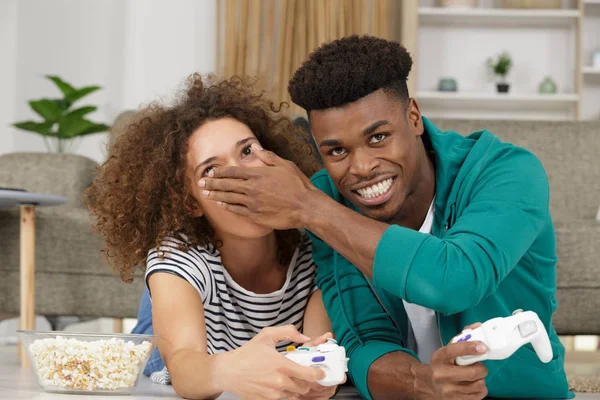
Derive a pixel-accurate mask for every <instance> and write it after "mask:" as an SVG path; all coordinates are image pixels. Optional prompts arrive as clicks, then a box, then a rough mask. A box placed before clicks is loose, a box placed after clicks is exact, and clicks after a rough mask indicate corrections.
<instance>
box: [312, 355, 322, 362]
mask: <svg viewBox="0 0 600 400" xmlns="http://www.w3.org/2000/svg"><path fill="white" fill-rule="evenodd" d="M323 361H325V356H317V357H313V358H312V362H323Z"/></svg>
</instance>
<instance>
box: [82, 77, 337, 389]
mask: <svg viewBox="0 0 600 400" xmlns="http://www.w3.org/2000/svg"><path fill="white" fill-rule="evenodd" d="M142 115H143V117H141V118H140V119H139V122H137V123H135V124H133V125H131V126H129V127H128V129H127V130H126V131H125V132H124V133H123V135H122V136H121V137H120V138H119V139H118V141H117V142H116V143H115V144H114V146H113V147H112V148H111V152H110V155H109V158H108V160H107V161H106V163H104V165H103V166H102V167H101V168H100V169H99V171H98V175H97V178H96V180H95V182H94V183H93V185H92V186H91V187H90V189H89V190H88V192H87V195H88V202H89V207H90V210H91V212H92V213H93V215H94V216H95V217H96V227H97V229H98V230H99V231H100V232H101V233H102V234H103V235H104V237H105V240H106V245H107V255H108V257H109V259H110V260H111V261H112V263H113V264H114V265H115V266H116V269H117V271H118V272H119V273H120V275H121V278H122V279H123V280H124V281H131V280H132V278H133V274H134V271H135V269H136V268H138V267H139V266H144V263H145V266H146V275H145V276H146V283H147V287H148V289H149V292H150V294H151V296H152V316H153V328H154V331H155V333H156V334H157V335H158V336H159V337H160V338H161V339H160V341H159V349H160V352H161V355H162V357H163V359H164V361H165V364H166V366H167V368H168V370H169V372H170V375H171V380H172V383H173V386H174V388H175V391H176V392H177V393H178V394H179V395H181V396H183V397H186V398H215V397H218V396H219V395H220V394H221V392H224V391H227V392H233V393H234V394H236V395H238V396H239V397H242V398H303V397H311V398H315V397H317V398H318V397H320V398H329V397H331V396H332V395H333V394H334V390H335V388H325V387H322V386H320V385H318V384H317V383H316V381H317V380H319V379H322V378H323V374H324V373H323V371H321V370H319V369H314V368H309V367H301V366H299V365H297V364H295V363H293V362H291V361H290V360H288V359H286V358H285V357H283V356H282V355H281V354H280V353H279V352H281V351H285V349H286V347H287V346H289V345H291V344H293V343H304V342H307V341H309V340H310V338H316V339H315V340H314V341H313V343H314V342H322V341H324V340H325V338H327V337H330V335H331V334H329V333H328V332H329V331H330V330H331V325H330V322H329V320H328V318H327V315H326V313H325V310H324V307H323V303H322V300H321V297H320V292H319V290H318V289H317V288H316V287H315V265H314V263H313V262H312V258H311V244H310V242H309V240H308V239H307V238H306V237H305V236H304V235H303V234H301V233H300V232H298V231H296V230H290V231H273V230H272V229H270V228H267V227H264V226H261V225H258V224H255V223H254V222H252V221H250V220H249V219H247V218H244V217H240V216H237V215H235V214H232V213H229V212H227V211H225V210H223V209H222V208H221V207H219V206H218V205H217V204H216V203H214V202H212V201H210V200H206V199H205V198H204V197H203V196H202V189H201V188H200V187H199V186H198V184H197V183H198V181H199V180H200V179H201V178H202V177H204V176H206V175H207V174H208V173H209V172H210V171H211V170H214V169H215V168H219V167H223V166H231V165H236V166H244V167H248V168H252V167H260V166H264V164H263V163H262V162H261V161H260V160H259V159H258V158H257V157H256V156H254V154H253V150H252V146H253V145H254V146H256V145H259V146H261V147H263V148H265V149H268V150H271V151H274V152H275V153H277V154H278V155H280V156H281V157H284V158H288V159H292V160H295V161H297V162H298V163H299V166H300V168H302V169H303V171H304V172H305V173H307V174H308V173H312V172H313V169H314V167H313V165H312V160H314V158H313V157H311V156H310V153H311V150H310V147H308V146H307V145H306V144H305V142H304V141H303V140H302V139H301V138H300V137H299V136H298V135H299V132H296V131H294V129H293V127H292V125H291V122H290V121H289V120H288V119H287V118H285V117H283V116H281V115H279V109H278V108H277V107H276V106H275V105H274V104H273V103H272V102H270V101H268V100H267V99H265V98H263V97H262V93H261V92H258V91H256V90H255V87H254V81H253V80H251V79H248V78H239V77H234V78H231V79H229V80H221V81H219V80H217V79H216V78H214V77H207V79H206V81H203V79H202V78H201V77H200V76H198V75H195V76H193V77H192V78H191V79H190V81H189V83H188V87H187V90H186V92H185V94H184V95H183V96H181V98H180V99H179V100H178V101H176V103H175V104H174V105H171V106H165V105H158V104H156V105H152V106H150V107H147V108H146V109H145V110H144V111H143V113H142ZM300 332H303V334H302V333H300Z"/></svg>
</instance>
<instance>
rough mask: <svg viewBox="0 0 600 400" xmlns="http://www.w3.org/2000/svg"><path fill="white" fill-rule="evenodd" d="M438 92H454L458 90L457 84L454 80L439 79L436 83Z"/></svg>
mask: <svg viewBox="0 0 600 400" xmlns="http://www.w3.org/2000/svg"><path fill="white" fill-rule="evenodd" d="M438 90H439V91H440V92H456V91H457V90H458V84H457V83H456V79H454V78H440V82H439V83H438Z"/></svg>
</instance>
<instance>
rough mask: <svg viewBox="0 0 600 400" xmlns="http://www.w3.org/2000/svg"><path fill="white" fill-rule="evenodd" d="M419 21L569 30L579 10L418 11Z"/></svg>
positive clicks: (451, 9)
mask: <svg viewBox="0 0 600 400" xmlns="http://www.w3.org/2000/svg"><path fill="white" fill-rule="evenodd" d="M419 17H420V21H421V23H422V24H430V25H449V24H451V25H455V24H460V25H464V24H469V25H490V24H494V25H502V26H506V25H525V26H540V25H541V26H565V25H566V26H569V25H573V24H575V23H576V22H577V19H578V18H579V10H577V9H556V10H539V9H536V10H529V9H525V10H521V9H503V8H444V7H421V8H419Z"/></svg>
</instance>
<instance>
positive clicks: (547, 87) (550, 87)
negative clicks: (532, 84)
mask: <svg viewBox="0 0 600 400" xmlns="http://www.w3.org/2000/svg"><path fill="white" fill-rule="evenodd" d="M557 91H558V87H557V86H556V82H554V80H552V78H550V77H549V76H547V77H545V78H544V80H543V81H542V82H541V83H540V86H539V92H540V94H555V93H556V92H557Z"/></svg>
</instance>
